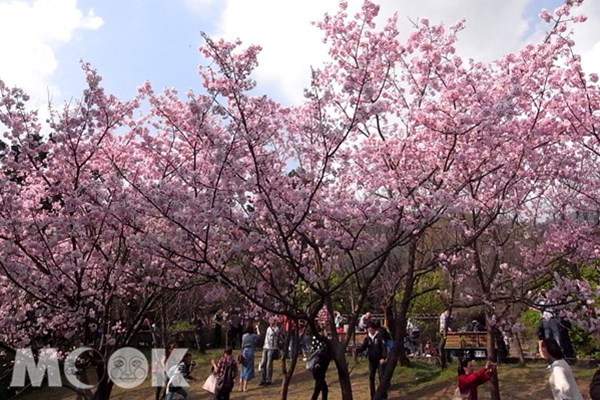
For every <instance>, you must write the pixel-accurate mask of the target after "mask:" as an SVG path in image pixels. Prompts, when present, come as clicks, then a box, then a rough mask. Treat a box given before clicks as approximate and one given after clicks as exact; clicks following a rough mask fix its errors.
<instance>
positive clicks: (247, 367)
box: [238, 325, 260, 392]
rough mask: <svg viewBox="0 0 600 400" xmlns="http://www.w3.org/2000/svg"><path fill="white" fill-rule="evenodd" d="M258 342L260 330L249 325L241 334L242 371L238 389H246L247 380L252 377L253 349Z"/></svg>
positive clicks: (243, 390)
mask: <svg viewBox="0 0 600 400" xmlns="http://www.w3.org/2000/svg"><path fill="white" fill-rule="evenodd" d="M259 342H260V332H259V330H258V326H257V327H256V328H253V327H252V326H251V325H250V326H248V329H247V330H246V332H245V333H244V335H243V336H242V357H241V360H238V361H240V363H241V364H242V372H241V373H240V391H241V392H245V391H247V390H248V381H250V380H252V379H254V351H255V350H256V347H257V346H258V344H259Z"/></svg>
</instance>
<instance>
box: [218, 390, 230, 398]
mask: <svg viewBox="0 0 600 400" xmlns="http://www.w3.org/2000/svg"><path fill="white" fill-rule="evenodd" d="M230 395H231V392H218V393H217V397H216V400H229V396H230Z"/></svg>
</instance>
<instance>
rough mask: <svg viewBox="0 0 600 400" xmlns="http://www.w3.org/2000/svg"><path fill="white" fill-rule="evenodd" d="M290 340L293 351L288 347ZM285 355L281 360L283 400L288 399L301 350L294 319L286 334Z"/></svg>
mask: <svg viewBox="0 0 600 400" xmlns="http://www.w3.org/2000/svg"><path fill="white" fill-rule="evenodd" d="M290 342H291V343H292V349H291V350H292V351H291V352H289V354H288V351H287V349H289V348H290ZM284 346H285V347H284V351H283V357H282V360H281V370H282V371H281V372H282V373H283V381H282V383H281V392H280V394H281V400H287V398H288V393H289V390H290V384H291V383H292V377H293V376H294V371H295V370H296V365H297V363H298V353H299V351H300V339H299V334H298V324H297V321H294V324H293V326H292V327H291V329H290V330H289V331H288V332H287V334H286V335H285V344H284ZM288 355H289V361H290V366H289V368H288V365H287V361H288Z"/></svg>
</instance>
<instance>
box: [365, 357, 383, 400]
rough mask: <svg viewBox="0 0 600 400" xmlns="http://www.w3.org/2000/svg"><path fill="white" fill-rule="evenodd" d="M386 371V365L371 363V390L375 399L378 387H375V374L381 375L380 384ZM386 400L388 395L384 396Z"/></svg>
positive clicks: (377, 362)
mask: <svg viewBox="0 0 600 400" xmlns="http://www.w3.org/2000/svg"><path fill="white" fill-rule="evenodd" d="M384 369H385V364H383V365H381V364H379V361H376V362H372V361H369V388H370V389H371V398H373V397H375V392H376V391H377V385H375V374H379V382H381V377H382V375H383V370H384ZM384 399H387V393H386V395H385V396H384Z"/></svg>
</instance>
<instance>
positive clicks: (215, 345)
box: [213, 325, 221, 349]
mask: <svg viewBox="0 0 600 400" xmlns="http://www.w3.org/2000/svg"><path fill="white" fill-rule="evenodd" d="M219 347H221V325H215V335H214V337H213V348H214V349H218V348H219Z"/></svg>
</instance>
